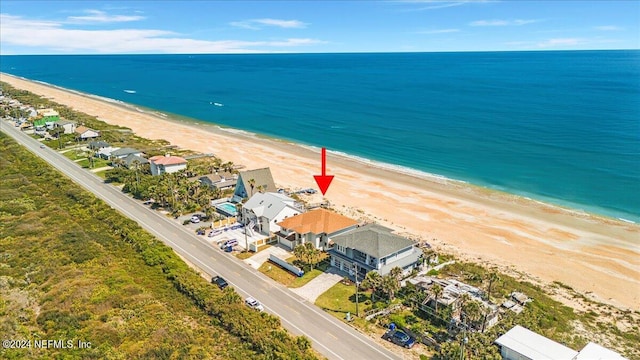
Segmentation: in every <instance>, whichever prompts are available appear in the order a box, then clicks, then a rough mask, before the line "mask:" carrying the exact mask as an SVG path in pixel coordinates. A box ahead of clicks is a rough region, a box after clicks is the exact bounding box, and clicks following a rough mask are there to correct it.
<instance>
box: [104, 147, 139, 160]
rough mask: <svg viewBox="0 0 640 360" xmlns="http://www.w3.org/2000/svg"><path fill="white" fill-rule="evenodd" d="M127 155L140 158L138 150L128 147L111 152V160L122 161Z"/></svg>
mask: <svg viewBox="0 0 640 360" xmlns="http://www.w3.org/2000/svg"><path fill="white" fill-rule="evenodd" d="M129 155H136V156H142V151H140V150H138V149H133V148H128V147H125V148H120V149H117V150H113V151H111V158H112V159H114V160H115V159H124V158H126V157H127V156H129Z"/></svg>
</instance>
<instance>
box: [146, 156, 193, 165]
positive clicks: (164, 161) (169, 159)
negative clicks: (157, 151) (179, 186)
mask: <svg viewBox="0 0 640 360" xmlns="http://www.w3.org/2000/svg"><path fill="white" fill-rule="evenodd" d="M149 161H151V162H152V163H154V164H156V165H164V166H167V165H180V164H186V163H187V160H185V159H183V158H181V157H180V156H170V155H168V156H167V155H165V156H162V155H158V156H154V157H152V158H150V159H149Z"/></svg>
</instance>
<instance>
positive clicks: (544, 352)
mask: <svg viewBox="0 0 640 360" xmlns="http://www.w3.org/2000/svg"><path fill="white" fill-rule="evenodd" d="M495 343H496V344H498V345H500V346H503V347H507V348H509V349H511V350H513V351H515V352H517V353H518V354H521V355H523V356H524V357H527V358H529V359H536V360H572V359H573V358H574V357H575V356H576V355H578V352H577V351H575V350H572V349H570V348H568V347H566V346H564V345H562V344H559V343H557V342H555V341H553V340H551V339H549V338H546V337H544V336H542V335H540V334H536V333H534V332H533V331H531V330H529V329H527V328H524V327H522V326H520V325H516V326H514V327H513V328H511V330H509V331H507V333H506V334H504V335H502V336H500V337H499V338H498V339H497V340H496V341H495Z"/></svg>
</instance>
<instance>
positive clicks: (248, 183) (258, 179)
mask: <svg viewBox="0 0 640 360" xmlns="http://www.w3.org/2000/svg"><path fill="white" fill-rule="evenodd" d="M252 185H253V186H252ZM258 188H260V190H262V191H264V192H276V190H277V189H276V185H275V183H274V182H273V176H272V175H271V169H269V168H268V167H267V168H262V169H253V170H246V171H241V172H240V173H239V174H238V186H236V191H235V193H234V195H236V196H239V197H240V198H246V197H250V196H251V195H253V192H257V191H258Z"/></svg>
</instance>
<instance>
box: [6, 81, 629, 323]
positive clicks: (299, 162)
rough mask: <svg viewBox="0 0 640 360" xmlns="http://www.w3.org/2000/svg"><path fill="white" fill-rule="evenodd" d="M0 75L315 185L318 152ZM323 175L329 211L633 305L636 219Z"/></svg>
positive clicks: (373, 175) (445, 188) (425, 184)
mask: <svg viewBox="0 0 640 360" xmlns="http://www.w3.org/2000/svg"><path fill="white" fill-rule="evenodd" d="M0 80H1V81H4V82H7V83H9V84H11V85H12V86H14V87H16V88H20V89H24V90H28V91H31V92H33V93H36V94H39V95H42V96H45V97H47V98H49V99H51V100H52V101H55V102H58V103H60V104H64V105H67V106H70V107H72V108H74V109H76V110H78V111H82V112H85V113H88V114H91V115H94V116H97V117H98V118H100V119H101V120H103V121H105V122H107V123H110V124H117V125H121V126H126V127H128V128H131V129H132V130H133V131H134V132H135V133H136V134H138V135H140V136H142V137H146V138H150V139H165V140H168V141H169V142H171V143H172V144H174V145H177V146H179V147H182V148H188V149H192V150H195V151H200V152H204V153H214V154H216V155H217V156H219V157H221V158H222V159H223V160H225V161H233V162H234V163H236V164H243V165H245V166H246V167H247V168H249V169H251V168H258V167H265V166H269V167H270V168H271V171H272V173H273V176H274V179H275V181H276V184H277V185H279V186H282V187H291V188H308V187H313V188H316V184H315V182H314V180H313V175H316V174H319V173H320V154H319V151H314V150H313V149H310V148H304V147H301V146H297V145H295V144H291V143H287V142H283V141H276V140H272V139H266V138H261V137H256V136H251V135H246V134H242V133H240V132H232V131H228V130H222V129H219V128H217V127H215V126H203V125H201V124H196V123H189V122H184V121H182V122H181V121H175V120H168V119H163V118H161V117H157V116H154V115H153V114H150V113H144V112H139V111H136V110H134V109H130V108H127V107H124V106H120V105H117V104H114V103H109V102H105V101H100V100H97V99H95V98H91V97H87V96H82V95H79V94H76V93H72V92H68V91H64V90H60V89H58V88H53V87H49V86H45V85H43V84H39V83H34V82H30V81H25V80H22V79H19V78H16V77H13V76H7V75H5V74H2V76H1V77H0ZM328 150H331V149H328ZM327 173H328V174H333V175H335V179H334V181H333V183H332V185H331V187H330V189H329V191H328V192H327V194H326V196H325V198H326V199H327V200H329V201H330V202H331V204H332V205H333V206H334V207H335V208H336V209H337V210H339V211H342V212H344V213H346V214H350V215H351V216H353V217H356V218H357V217H359V216H362V215H363V213H364V215H368V216H369V217H370V218H374V219H376V221H378V222H380V223H382V224H384V225H388V226H391V227H394V228H396V229H398V230H399V231H400V232H401V233H403V234H407V235H411V236H412V237H413V238H416V239H417V238H420V239H423V240H428V241H429V242H430V243H431V244H432V245H433V246H434V247H435V248H436V249H440V250H444V251H446V252H450V253H454V254H456V255H458V256H461V257H463V258H465V259H469V260H473V261H476V262H480V263H483V264H485V265H489V264H493V265H496V266H499V267H501V268H509V269H512V270H513V271H517V272H522V273H525V274H528V275H529V276H530V277H531V278H532V279H533V280H538V281H541V282H543V283H550V282H552V281H559V282H562V283H564V284H567V285H569V286H571V287H573V288H574V289H575V290H576V291H578V292H580V293H582V294H586V295H588V296H589V297H591V298H594V299H596V300H598V301H601V302H605V303H608V304H611V305H614V306H617V307H621V308H629V309H633V310H640V225H638V224H631V223H626V222H622V221H618V220H614V219H609V218H604V217H597V216H591V215H587V214H582V213H578V212H571V211H568V210H564V209H561V208H559V207H555V206H550V205H545V204H542V203H539V202H536V201H532V200H528V199H524V198H521V197H517V196H514V195H510V194H505V193H499V192H496V191H490V190H487V189H484V188H480V187H475V186H471V185H467V184H463V183H458V182H452V181H446V180H442V179H440V180H438V179H435V178H434V179H424V178H417V177H414V176H410V175H407V174H400V173H397V172H393V171H390V170H385V169H381V168H379V167H376V166H373V165H371V164H366V163H361V162H357V161H355V160H352V159H349V158H346V157H342V156H338V155H335V154H330V155H329V156H328V159H327ZM317 197H318V199H316V200H321V196H320V195H317ZM358 210H361V211H358ZM362 212H363V213H362Z"/></svg>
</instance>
